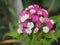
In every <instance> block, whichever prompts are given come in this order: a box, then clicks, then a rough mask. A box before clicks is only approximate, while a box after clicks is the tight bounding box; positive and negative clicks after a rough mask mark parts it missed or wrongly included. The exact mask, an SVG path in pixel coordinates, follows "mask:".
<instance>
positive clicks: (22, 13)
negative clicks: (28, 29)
mask: <svg viewBox="0 0 60 45" xmlns="http://www.w3.org/2000/svg"><path fill="white" fill-rule="evenodd" d="M26 13H27V11H26V10H24V11H22V12H21V14H20V15H19V16H24V15H25V14H26Z"/></svg>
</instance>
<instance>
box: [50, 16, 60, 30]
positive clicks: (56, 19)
mask: <svg viewBox="0 0 60 45" xmlns="http://www.w3.org/2000/svg"><path fill="white" fill-rule="evenodd" d="M50 19H53V20H54V21H55V22H56V23H57V24H56V28H55V30H58V29H59V27H60V15H57V16H52V17H50Z"/></svg>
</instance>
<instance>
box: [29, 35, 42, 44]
mask: <svg viewBox="0 0 60 45" xmlns="http://www.w3.org/2000/svg"><path fill="white" fill-rule="evenodd" d="M30 45H42V44H41V42H40V40H38V38H37V36H35V35H34V36H33V38H32V40H31V42H30Z"/></svg>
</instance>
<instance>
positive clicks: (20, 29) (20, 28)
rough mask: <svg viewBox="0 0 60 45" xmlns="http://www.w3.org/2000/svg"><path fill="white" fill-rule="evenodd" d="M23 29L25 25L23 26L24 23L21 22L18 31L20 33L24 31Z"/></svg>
mask: <svg viewBox="0 0 60 45" xmlns="http://www.w3.org/2000/svg"><path fill="white" fill-rule="evenodd" d="M22 30H23V27H22V25H21V24H20V25H19V28H18V29H17V32H18V33H22Z"/></svg>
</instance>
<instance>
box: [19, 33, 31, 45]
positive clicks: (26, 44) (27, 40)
mask: <svg viewBox="0 0 60 45" xmlns="http://www.w3.org/2000/svg"><path fill="white" fill-rule="evenodd" d="M19 40H20V41H21V42H22V43H23V45H29V44H30V38H29V36H28V35H24V34H21V35H20V36H19Z"/></svg>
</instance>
